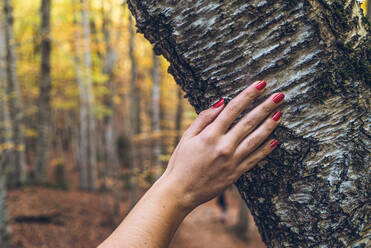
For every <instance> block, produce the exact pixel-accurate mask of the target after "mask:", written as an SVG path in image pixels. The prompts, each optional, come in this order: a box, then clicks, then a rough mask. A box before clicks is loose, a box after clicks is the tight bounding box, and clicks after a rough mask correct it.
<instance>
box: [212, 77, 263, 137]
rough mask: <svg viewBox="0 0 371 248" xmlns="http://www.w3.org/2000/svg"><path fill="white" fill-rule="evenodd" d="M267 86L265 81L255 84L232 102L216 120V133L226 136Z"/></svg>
mask: <svg viewBox="0 0 371 248" xmlns="http://www.w3.org/2000/svg"><path fill="white" fill-rule="evenodd" d="M266 84H267V83H266V82H265V81H260V82H255V83H253V84H252V85H250V86H249V87H247V88H246V89H245V90H244V91H242V92H241V93H240V94H239V95H238V96H236V97H235V98H234V99H233V100H232V101H230V102H229V103H228V105H227V106H226V107H225V109H224V110H223V112H222V113H220V115H219V116H218V117H217V118H216V120H215V124H214V125H215V131H217V132H219V133H223V134H224V133H225V132H226V131H227V130H228V128H229V127H230V126H231V124H232V123H233V121H234V120H235V119H236V118H237V117H238V116H239V115H240V114H241V113H242V111H243V110H245V109H246V108H247V106H248V105H249V104H250V103H251V102H252V101H253V100H254V99H255V98H256V97H257V96H259V95H260V94H261V93H262V92H263V89H264V88H265V86H266Z"/></svg>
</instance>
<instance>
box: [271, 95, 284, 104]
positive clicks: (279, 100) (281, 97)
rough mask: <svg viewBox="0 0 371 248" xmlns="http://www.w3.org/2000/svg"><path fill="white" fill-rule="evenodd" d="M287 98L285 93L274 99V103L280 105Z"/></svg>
mask: <svg viewBox="0 0 371 248" xmlns="http://www.w3.org/2000/svg"><path fill="white" fill-rule="evenodd" d="M283 98H285V95H284V94H283V93H279V94H278V95H277V96H275V97H274V98H273V102H274V103H279V102H281V101H282V100H283Z"/></svg>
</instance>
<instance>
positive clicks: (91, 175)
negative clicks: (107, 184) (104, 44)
mask: <svg viewBox="0 0 371 248" xmlns="http://www.w3.org/2000/svg"><path fill="white" fill-rule="evenodd" d="M81 8H82V9H81V15H82V28H83V44H84V73H83V78H84V84H85V90H86V92H85V96H86V99H85V100H86V105H87V120H86V121H87V122H88V146H87V147H88V189H89V190H96V189H97V187H98V184H97V183H98V168H97V140H96V119H95V114H94V102H95V99H94V91H93V79H92V59H91V41H90V26H89V9H88V8H89V5H88V2H87V0H81Z"/></svg>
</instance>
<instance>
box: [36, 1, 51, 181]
mask: <svg viewBox="0 0 371 248" xmlns="http://www.w3.org/2000/svg"><path fill="white" fill-rule="evenodd" d="M50 11H51V0H42V2H41V73H40V97H39V113H38V120H39V125H38V133H39V136H38V140H37V148H36V149H37V153H36V154H37V159H36V170H35V179H36V182H37V183H45V182H46V168H47V163H48V155H49V132H50V127H49V123H50V119H51V113H50V111H51V106H50V93H51V84H52V82H51V77H50V69H51V68H50V54H51V45H52V44H51V36H50V35H51V27H50Z"/></svg>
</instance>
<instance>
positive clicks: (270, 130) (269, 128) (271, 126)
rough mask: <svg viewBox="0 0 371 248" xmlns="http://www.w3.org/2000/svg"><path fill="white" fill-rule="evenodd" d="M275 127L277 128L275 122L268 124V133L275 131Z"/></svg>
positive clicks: (266, 128)
mask: <svg viewBox="0 0 371 248" xmlns="http://www.w3.org/2000/svg"><path fill="white" fill-rule="evenodd" d="M274 129H276V125H274V124H270V125H267V126H266V127H265V130H266V132H267V133H272V132H273V131H274Z"/></svg>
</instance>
